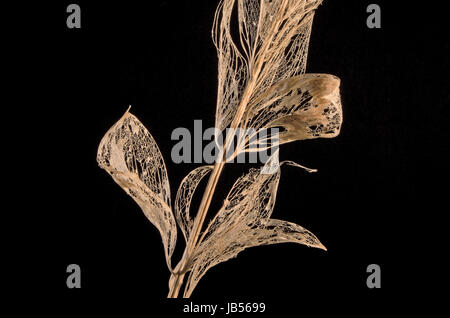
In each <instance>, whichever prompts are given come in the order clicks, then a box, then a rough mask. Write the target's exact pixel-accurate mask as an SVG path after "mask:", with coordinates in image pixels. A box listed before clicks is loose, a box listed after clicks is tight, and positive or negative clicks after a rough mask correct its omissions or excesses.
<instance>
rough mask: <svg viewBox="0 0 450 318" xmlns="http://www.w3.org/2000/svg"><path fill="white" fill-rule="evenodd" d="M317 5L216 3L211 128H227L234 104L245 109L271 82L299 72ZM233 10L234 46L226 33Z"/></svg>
mask: <svg viewBox="0 0 450 318" xmlns="http://www.w3.org/2000/svg"><path fill="white" fill-rule="evenodd" d="M321 2H322V1H321V0H299V1H292V0H279V1H271V0H222V1H221V3H220V4H219V7H218V9H217V11H216V15H215V19H214V26H213V40H214V44H215V46H216V48H217V54H218V58H219V76H218V77H219V87H218V99H217V111H216V127H218V128H219V129H220V130H223V129H224V128H226V127H228V126H229V125H230V123H231V122H232V120H233V119H234V118H235V117H236V114H237V111H238V108H239V105H241V104H244V105H243V106H244V107H245V106H246V105H245V104H246V103H248V102H250V103H251V102H252V101H253V100H255V99H257V98H258V97H259V96H260V95H261V94H263V93H264V92H265V91H266V90H267V89H269V88H270V87H272V86H273V85H274V84H275V83H278V82H279V81H282V80H284V79H287V78H290V77H293V76H296V75H299V74H304V73H305V69H306V58H307V53H308V45H309V37H310V33H311V26H312V21H313V17H314V10H315V9H316V8H317V6H318V5H319V4H320V3H321ZM236 7H237V10H238V19H239V21H238V25H239V30H238V31H239V43H235V41H234V40H233V36H232V34H233V31H234V30H232V29H231V25H232V23H231V17H232V13H233V10H235V9H236ZM238 117H239V116H238ZM241 126H242V125H241Z"/></svg>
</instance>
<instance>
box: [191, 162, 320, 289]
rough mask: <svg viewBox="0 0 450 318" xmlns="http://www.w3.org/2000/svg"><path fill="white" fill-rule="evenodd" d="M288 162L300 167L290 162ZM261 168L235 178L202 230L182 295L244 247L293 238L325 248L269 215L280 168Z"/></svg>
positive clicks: (296, 227)
mask: <svg viewBox="0 0 450 318" xmlns="http://www.w3.org/2000/svg"><path fill="white" fill-rule="evenodd" d="M288 164H290V165H295V166H299V167H302V166H300V165H297V164H295V163H293V162H288ZM266 165H270V163H267V164H266ZM302 168H304V167H302ZM263 169H264V168H262V169H251V170H250V172H249V173H248V174H246V175H244V176H242V177H241V178H239V179H238V180H237V181H236V183H235V184H234V185H233V187H232V189H231V190H230V192H229V194H228V196H227V198H226V200H225V202H224V205H223V206H222V208H221V209H220V211H219V212H218V213H217V215H216V216H215V217H214V219H213V220H212V221H211V222H210V224H209V225H208V227H207V229H206V230H205V232H204V233H203V236H202V240H201V243H200V244H199V245H198V247H197V249H196V251H195V255H194V258H193V260H192V262H191V264H192V266H191V268H190V270H191V272H190V274H189V277H188V280H187V283H186V287H185V292H184V297H190V296H191V294H192V292H193V290H194V289H195V287H196V286H197V284H198V282H199V281H200V279H201V278H202V277H203V276H204V275H205V274H206V272H207V271H208V270H209V269H210V268H211V267H213V266H215V265H217V264H219V263H222V262H225V261H227V260H229V259H230V258H233V257H236V256H237V255H238V254H239V253H240V252H241V251H243V250H244V249H246V248H249V247H252V246H260V245H269V244H276V243H286V242H294V243H300V244H304V245H307V246H311V247H316V248H321V249H325V247H324V246H323V245H322V244H321V243H320V241H319V240H318V239H317V237H316V236H314V234H312V233H311V232H309V231H308V230H306V229H304V228H302V227H301V226H299V225H297V224H294V223H290V222H286V221H280V220H276V219H271V218H270V216H271V214H272V211H273V207H274V204H275V199H276V193H277V190H278V183H279V180H280V169H278V170H277V171H276V173H274V174H264V173H262V171H264V170H263ZM306 169H308V168H306ZM308 171H310V172H311V171H313V170H311V169H308Z"/></svg>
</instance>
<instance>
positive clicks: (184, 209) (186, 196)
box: [174, 166, 213, 242]
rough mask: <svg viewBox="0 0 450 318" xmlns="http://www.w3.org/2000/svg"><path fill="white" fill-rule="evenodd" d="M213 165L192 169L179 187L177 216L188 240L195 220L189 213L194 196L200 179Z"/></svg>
mask: <svg viewBox="0 0 450 318" xmlns="http://www.w3.org/2000/svg"><path fill="white" fill-rule="evenodd" d="M212 169H213V166H202V167H198V168H196V169H194V170H192V171H191V172H190V173H189V174H188V175H187V176H186V177H185V178H184V179H183V181H181V184H180V187H179V188H178V192H177V196H176V199H175V207H174V209H175V217H176V218H177V222H178V225H179V226H180V228H181V231H182V232H183V235H184V238H185V240H186V242H187V241H188V238H189V233H190V231H191V228H192V224H193V221H192V219H191V217H190V215H189V209H190V207H191V201H192V196H193V195H194V192H195V189H196V188H197V186H198V184H199V183H200V181H201V180H202V179H203V177H204V176H206V175H207V174H208V173H209V172H210V171H211V170H212Z"/></svg>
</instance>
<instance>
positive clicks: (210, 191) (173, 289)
mask: <svg viewBox="0 0 450 318" xmlns="http://www.w3.org/2000/svg"><path fill="white" fill-rule="evenodd" d="M258 70H259V69H258ZM253 86H254V81H251V82H250V84H249V85H248V86H247V89H246V91H245V93H244V95H243V98H242V100H241V103H240V105H239V108H238V110H237V112H236V116H235V118H234V120H233V122H232V124H231V129H236V128H237V127H238V125H239V123H240V122H241V119H242V116H243V114H244V110H245V107H246V105H247V103H248V99H249V97H250V96H249V92H251V90H252V89H253ZM232 142H233V138H232V137H231V136H227V138H226V142H225V147H224V149H228V147H229V145H230V144H231V143H232ZM226 156H227V154H226V151H223V152H222V160H219V161H218V162H216V163H215V165H214V169H213V171H212V173H211V175H210V177H209V180H208V184H207V186H206V189H205V192H204V193H203V197H202V201H201V202H200V207H199V209H198V213H197V215H196V217H195V221H194V224H193V226H192V231H191V234H190V237H189V241H188V243H187V245H186V250H185V253H184V255H183V258H182V259H181V260H180V264H179V268H180V270H179V271H178V272H175V273H173V274H172V275H175V279H173V280H171V281H170V282H171V284H170V283H169V294H168V296H167V297H168V298H176V297H178V293H179V290H180V288H181V286H182V285H183V280H184V274H185V272H186V264H187V263H188V261H189V258H190V256H191V255H192V252H193V250H194V248H195V246H196V244H197V242H198V238H199V236H200V232H201V229H202V226H203V223H204V221H205V217H206V214H207V212H208V209H209V206H210V205H211V200H212V197H213V195H214V192H215V189H216V186H217V182H218V180H219V177H220V174H221V173H222V170H223V167H224V165H225V163H226V160H227V158H226ZM177 267H178V266H177Z"/></svg>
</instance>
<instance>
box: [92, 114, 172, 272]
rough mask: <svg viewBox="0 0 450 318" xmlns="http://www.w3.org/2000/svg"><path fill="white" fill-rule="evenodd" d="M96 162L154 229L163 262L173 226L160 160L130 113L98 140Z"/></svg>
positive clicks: (169, 265)
mask: <svg viewBox="0 0 450 318" xmlns="http://www.w3.org/2000/svg"><path fill="white" fill-rule="evenodd" d="M97 162H98V164H99V165H100V167H101V168H103V169H105V170H106V171H107V172H108V173H109V174H110V175H111V177H112V178H113V179H114V181H115V182H116V183H117V184H118V185H120V187H121V188H122V189H123V190H124V191H125V192H126V193H128V194H129V195H130V196H131V197H132V198H133V199H134V201H136V203H137V204H138V205H139V206H140V208H141V209H142V211H143V212H144V214H145V216H146V217H147V218H148V219H149V220H150V222H151V223H152V224H153V225H154V226H155V227H156V228H157V229H158V231H159V232H160V234H161V238H162V241H163V245H164V251H165V256H166V262H167V265H168V267H169V269H171V263H170V257H171V255H172V253H173V250H174V248H175V244H176V239H177V229H176V223H175V218H174V216H173V214H172V210H171V203H170V187H169V180H168V179H167V171H166V167H165V164H164V160H163V158H162V156H161V152H160V151H159V149H158V146H157V144H156V142H155V140H154V139H153V137H152V136H151V135H150V133H149V132H148V130H147V129H146V128H145V127H144V125H143V124H142V123H141V122H140V121H139V120H138V119H137V118H136V117H135V116H133V115H132V114H131V113H130V112H128V111H127V112H126V113H125V114H124V115H123V116H122V118H121V119H120V120H119V121H118V122H117V123H115V124H114V126H112V127H111V129H109V131H108V132H107V133H106V134H105V136H104V137H103V139H102V140H101V142H100V145H99V147H98V152H97Z"/></svg>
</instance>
